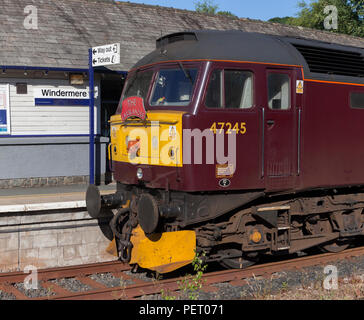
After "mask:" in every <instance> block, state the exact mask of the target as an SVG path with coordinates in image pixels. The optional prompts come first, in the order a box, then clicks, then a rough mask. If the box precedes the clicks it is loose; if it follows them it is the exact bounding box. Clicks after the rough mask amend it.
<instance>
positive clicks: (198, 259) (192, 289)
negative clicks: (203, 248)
mask: <svg viewBox="0 0 364 320" xmlns="http://www.w3.org/2000/svg"><path fill="white" fill-rule="evenodd" d="M205 256H206V254H205V253H202V255H201V256H200V255H199V254H198V253H196V255H195V258H194V259H193V261H192V266H193V270H194V271H195V272H196V274H195V275H194V276H191V275H188V276H186V277H185V278H184V279H183V280H182V281H179V282H178V287H179V289H180V290H181V291H183V293H184V294H186V295H187V296H188V299H189V300H197V299H198V297H199V295H200V289H201V288H202V285H203V279H202V276H203V273H204V272H205V270H206V268H207V264H205V263H204V257H205Z"/></svg>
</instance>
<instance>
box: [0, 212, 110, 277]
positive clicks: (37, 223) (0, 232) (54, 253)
mask: <svg viewBox="0 0 364 320" xmlns="http://www.w3.org/2000/svg"><path fill="white" fill-rule="evenodd" d="M111 215H112V213H111V212H109V213H106V214H105V215H104V216H103V217H101V218H100V219H92V218H90V216H89V215H88V213H87V211H84V210H81V211H80V210H70V209H68V210H62V211H52V212H50V211H48V212H47V213H43V212H35V213H30V212H28V213H27V212H22V213H14V214H0V272H9V271H21V270H24V267H25V266H27V265H33V266H35V267H37V268H49V267H58V266H67V265H77V264H83V263H95V262H101V261H110V260H115V259H116V257H114V256H112V255H110V254H108V253H107V252H106V251H105V249H106V247H107V246H108V244H109V238H110V239H111V237H112V234H111V230H110V228H109V227H108V222H109V220H110V217H111Z"/></svg>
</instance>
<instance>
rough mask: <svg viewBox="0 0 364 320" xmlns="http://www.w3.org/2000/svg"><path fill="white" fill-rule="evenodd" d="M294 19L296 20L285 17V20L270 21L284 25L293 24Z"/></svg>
mask: <svg viewBox="0 0 364 320" xmlns="http://www.w3.org/2000/svg"><path fill="white" fill-rule="evenodd" d="M293 19H294V18H292V17H283V18H280V17H275V18H272V19H269V20H268V21H269V22H275V23H282V24H292V20H293Z"/></svg>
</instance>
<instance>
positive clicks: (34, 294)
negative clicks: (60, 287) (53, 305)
mask: <svg viewBox="0 0 364 320" xmlns="http://www.w3.org/2000/svg"><path fill="white" fill-rule="evenodd" d="M14 287H15V288H16V289H18V290H19V291H21V292H22V293H23V294H25V295H26V296H27V297H29V298H39V297H47V296H53V295H54V294H55V293H54V292H52V291H51V290H49V289H46V288H43V287H42V286H41V285H40V284H39V283H38V289H26V288H25V286H24V283H22V282H20V283H15V284H14Z"/></svg>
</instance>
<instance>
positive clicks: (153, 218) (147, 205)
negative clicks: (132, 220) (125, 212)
mask: <svg viewBox="0 0 364 320" xmlns="http://www.w3.org/2000/svg"><path fill="white" fill-rule="evenodd" d="M137 217H138V222H139V224H140V226H141V228H142V229H143V231H144V232H145V233H146V234H151V233H153V232H154V231H155V230H156V229H157V227H158V223H159V209H158V203H157V200H156V199H155V198H154V197H153V196H152V195H151V194H149V193H143V194H142V195H141V196H140V197H139V200H138V205H137Z"/></svg>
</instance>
